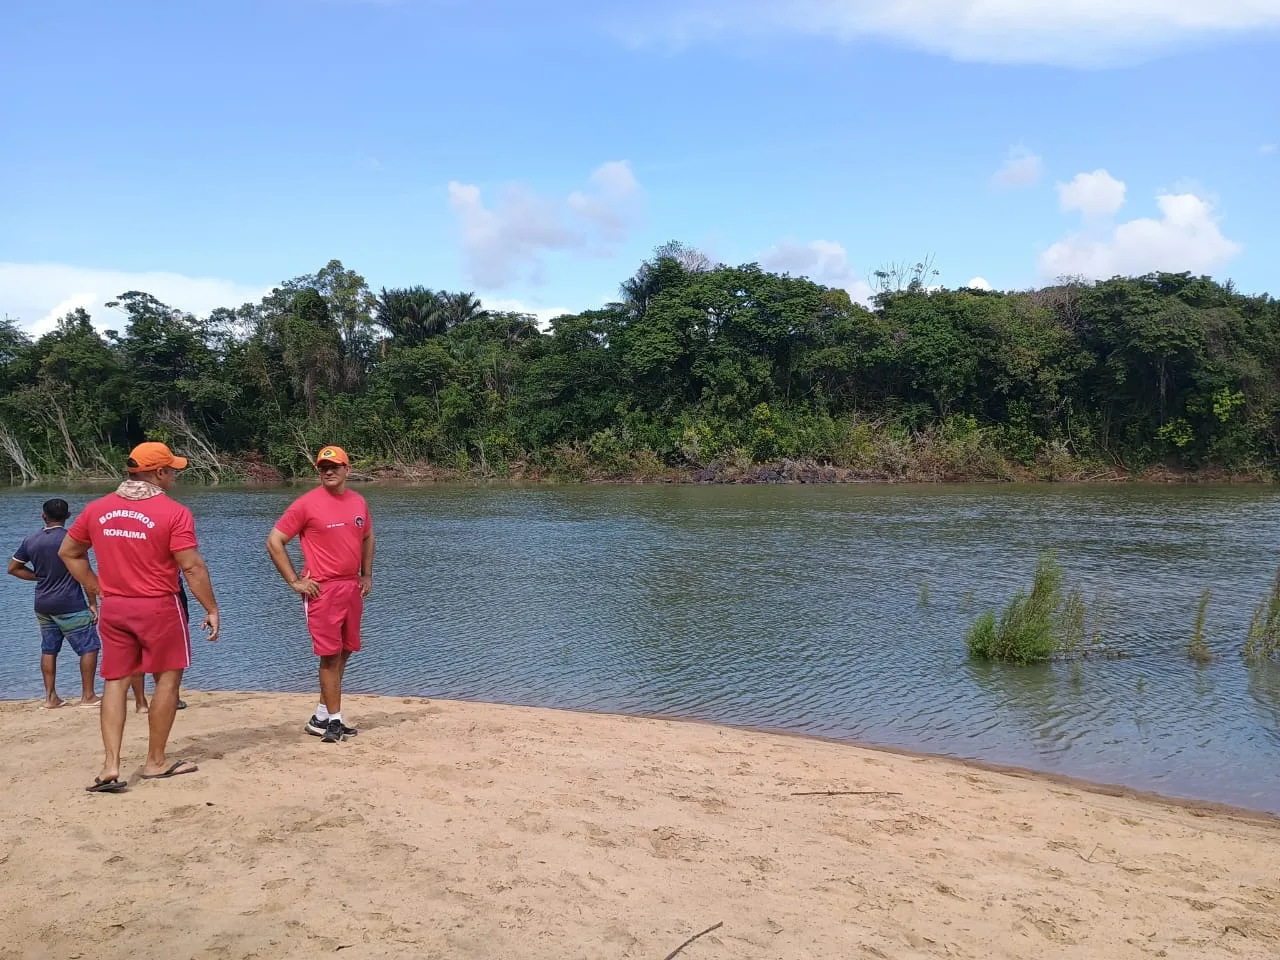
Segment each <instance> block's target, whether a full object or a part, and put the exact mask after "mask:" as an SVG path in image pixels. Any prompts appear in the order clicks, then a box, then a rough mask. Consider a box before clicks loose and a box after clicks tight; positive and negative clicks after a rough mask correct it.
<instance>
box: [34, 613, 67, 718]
mask: <svg viewBox="0 0 1280 960" xmlns="http://www.w3.org/2000/svg"><path fill="white" fill-rule="evenodd" d="M36 622H37V623H39V625H40V676H41V677H42V678H43V679H44V705H45V706H46V707H47V708H49V709H53V708H55V707H60V706H62V698H61V697H60V696H58V691H57V689H56V683H57V679H58V653H59V652H60V651H61V650H62V628H61V627H59V626H58V625H57V624H56V623H54V622H53V619H52V618H50V617H46V616H43V615H37V617H36Z"/></svg>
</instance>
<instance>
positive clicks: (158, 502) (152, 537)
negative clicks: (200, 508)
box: [67, 493, 196, 597]
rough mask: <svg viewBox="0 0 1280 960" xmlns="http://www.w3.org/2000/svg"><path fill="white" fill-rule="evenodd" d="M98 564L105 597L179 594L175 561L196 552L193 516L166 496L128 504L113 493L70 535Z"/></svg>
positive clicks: (88, 511)
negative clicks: (186, 552) (176, 556)
mask: <svg viewBox="0 0 1280 960" xmlns="http://www.w3.org/2000/svg"><path fill="white" fill-rule="evenodd" d="M67 533H68V535H69V536H71V537H73V538H74V539H76V540H79V541H80V542H81V543H87V544H89V546H90V547H91V548H92V549H93V552H94V554H95V555H96V557H97V558H98V584H99V586H100V587H101V588H102V595H103V596H104V597H167V596H172V595H173V594H175V593H177V592H178V563H177V561H176V560H174V559H173V555H174V554H175V553H177V552H178V551H179V550H194V549H195V547H196V522H195V519H194V518H193V517H192V516H191V511H190V510H188V509H187V508H186V507H184V506H183V505H182V504H180V503H178V502H177V501H174V500H170V499H169V498H168V497H167V496H165V495H164V494H160V495H159V496H155V497H148V498H147V499H146V500H126V499H125V498H124V497H122V496H120V495H119V494H118V493H109V494H107V495H106V496H105V497H103V498H102V499H100V500H94V501H93V502H92V503H90V504H89V505H88V506H87V507H85V508H84V512H83V513H81V514H80V516H78V517H76V522H75V523H73V524H72V525H71V529H70V530H68V531H67Z"/></svg>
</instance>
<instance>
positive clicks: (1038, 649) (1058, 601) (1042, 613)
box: [965, 554, 1101, 664]
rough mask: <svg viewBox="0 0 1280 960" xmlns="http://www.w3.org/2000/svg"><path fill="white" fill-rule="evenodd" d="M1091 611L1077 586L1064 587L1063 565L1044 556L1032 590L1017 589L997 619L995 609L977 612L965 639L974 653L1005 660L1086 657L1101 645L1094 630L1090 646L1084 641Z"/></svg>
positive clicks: (1039, 564)
mask: <svg viewBox="0 0 1280 960" xmlns="http://www.w3.org/2000/svg"><path fill="white" fill-rule="evenodd" d="M1087 613H1088V611H1087V609H1086V605H1085V602H1084V596H1083V595H1082V594H1081V592H1080V591H1079V589H1072V590H1070V591H1067V592H1064V591H1063V587H1062V568H1061V567H1060V566H1058V563H1057V561H1055V560H1054V559H1053V557H1052V556H1049V555H1047V554H1046V555H1042V556H1041V557H1040V558H1039V560H1038V561H1037V563H1036V574H1035V579H1034V580H1033V581H1032V584H1031V591H1030V592H1027V591H1026V590H1019V591H1018V592H1017V593H1015V594H1014V595H1013V598H1012V599H1011V600H1010V601H1009V603H1008V604H1007V605H1006V606H1005V608H1004V610H1003V611H1002V612H1001V614H1000V616H999V618H998V619H997V617H996V613H995V611H994V610H988V611H986V612H985V613H983V614H982V615H981V616H979V617H978V619H977V620H975V621H974V623H973V626H971V627H970V628H969V632H968V633H967V634H966V635H965V644H966V645H967V646H968V648H969V655H970V656H971V657H974V658H976V659H979V660H998V661H1002V662H1006V663H1024V664H1025V663H1045V662H1047V661H1049V660H1053V659H1055V658H1078V657H1083V656H1087V655H1088V654H1089V653H1090V652H1092V650H1093V649H1101V637H1100V636H1099V635H1098V634H1097V633H1096V632H1095V633H1094V636H1093V639H1092V641H1091V647H1092V649H1091V647H1090V646H1087V645H1086V637H1087V632H1086V626H1085V620H1086V616H1087Z"/></svg>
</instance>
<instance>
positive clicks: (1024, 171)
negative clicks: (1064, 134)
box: [991, 146, 1044, 190]
mask: <svg viewBox="0 0 1280 960" xmlns="http://www.w3.org/2000/svg"><path fill="white" fill-rule="evenodd" d="M1042 173H1044V159H1043V158H1042V157H1040V156H1039V155H1038V154H1034V153H1032V152H1031V151H1030V150H1028V149H1027V148H1026V147H1023V146H1017V147H1012V148H1010V150H1009V158H1008V159H1007V160H1006V161H1005V164H1004V166H1003V167H1001V168H1000V169H999V170H997V171H996V172H995V174H994V175H992V177H991V182H992V183H993V184H995V185H996V186H997V187H1003V188H1005V189H1006V190H1016V189H1018V188H1019V187H1029V186H1031V185H1032V184H1035V183H1038V182H1039V181H1040V176H1041V174H1042Z"/></svg>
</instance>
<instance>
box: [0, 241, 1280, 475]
mask: <svg viewBox="0 0 1280 960" xmlns="http://www.w3.org/2000/svg"><path fill="white" fill-rule="evenodd" d="M882 276H887V274H882ZM117 309H118V310H120V311H121V312H122V313H123V319H124V323H122V324H121V328H120V330H119V331H118V332H108V333H106V334H105V335H103V334H99V333H98V332H96V331H95V329H94V326H93V325H92V324H91V323H90V318H89V317H88V316H87V315H86V314H85V313H84V312H83V311H80V310H77V311H75V312H73V313H72V314H70V315H68V316H67V317H66V318H65V319H63V320H62V321H61V322H60V323H59V324H58V326H57V329H55V330H54V331H52V332H50V333H47V334H45V335H44V336H42V337H40V338H39V339H38V340H35V341H34V342H33V341H31V340H30V339H28V338H27V337H25V336H24V335H23V334H22V333H21V332H20V331H19V330H18V328H17V327H16V325H15V324H13V323H12V322H5V323H4V324H3V325H2V326H0V463H3V464H4V466H0V476H3V475H4V473H7V474H8V476H9V477H10V479H12V480H15V481H16V480H21V479H32V478H34V477H35V476H41V477H55V476H56V477H69V476H76V475H80V476H86V475H91V474H102V473H111V472H113V471H114V469H115V465H117V464H118V463H119V462H120V459H121V455H122V450H124V449H125V448H127V447H128V446H129V445H130V444H132V443H135V442H137V441H139V440H141V439H144V438H148V437H151V438H159V439H165V440H170V441H173V442H175V443H176V444H177V445H179V446H180V447H182V448H183V449H184V450H185V451H186V452H187V453H189V454H190V455H191V456H192V457H193V458H194V459H195V461H196V462H197V464H198V465H199V466H200V468H201V469H202V470H204V471H206V472H207V473H209V474H214V475H219V474H220V475H224V476H225V475H229V474H233V473H235V472H237V471H239V470H241V469H243V467H244V464H245V463H247V462H252V460H253V458H260V459H261V461H263V462H265V463H267V464H271V465H275V466H277V467H279V468H281V469H282V470H284V471H285V472H286V473H289V472H292V471H294V470H296V469H298V468H300V467H302V466H303V465H304V464H305V463H306V462H307V461H308V459H309V455H310V453H311V452H312V451H314V450H315V449H316V448H317V447H318V446H320V445H321V444H322V443H341V444H343V445H344V446H346V447H347V448H348V449H349V450H351V451H353V453H355V454H356V455H357V456H358V458H359V459H360V460H361V461H362V463H363V465H364V466H366V467H368V466H371V465H374V464H379V463H385V464H413V463H432V464H436V465H442V466H447V467H451V468H457V469H460V470H463V471H466V472H470V473H475V474H479V475H504V474H510V473H523V474H527V473H529V472H530V470H545V471H553V472H559V473H561V474H569V475H587V474H593V473H595V474H609V473H616V474H645V473H656V472H658V471H661V470H663V469H666V468H671V467H682V468H700V467H704V466H707V465H710V464H714V463H721V464H739V465H741V464H750V463H752V462H756V463H764V462H774V463H776V462H778V461H780V460H782V459H784V458H786V459H792V460H801V459H807V460H812V461H816V462H818V463H824V464H831V465H835V466H837V467H849V468H854V469H859V470H863V471H865V472H866V473H867V474H868V475H873V474H877V473H879V474H885V475H891V476H900V475H907V474H910V473H911V469H910V468H911V466H912V464H916V465H920V464H924V466H923V467H922V468H921V470H920V471H918V472H922V473H923V474H924V475H928V476H938V477H966V476H967V477H1001V476H1010V475H1012V472H1013V471H1016V470H1020V469H1022V468H1028V469H1032V470H1034V471H1035V472H1036V473H1038V474H1039V475H1042V476H1046V477H1058V476H1071V475H1078V474H1080V473H1082V472H1085V471H1084V467H1085V466H1087V465H1090V464H1093V465H1101V466H1102V467H1105V468H1123V469H1135V468H1144V467H1148V466H1152V465H1169V466H1171V467H1177V468H1190V469H1195V468H1201V467H1206V466H1215V467H1223V468H1227V469H1231V470H1266V469H1269V468H1271V467H1274V466H1275V465H1276V464H1277V462H1280V302H1278V301H1276V300H1274V299H1272V298H1270V297H1267V296H1242V295H1240V294H1238V293H1236V292H1235V291H1234V290H1233V289H1232V288H1231V287H1230V285H1226V286H1223V285H1220V284H1218V283H1215V282H1213V281H1212V280H1210V279H1207V278H1197V277H1192V276H1188V275H1185V274H1178V275H1171V274H1159V275H1153V276H1146V277H1140V278H1134V279H1116V280H1112V281H1108V282H1105V283H1099V284H1096V285H1085V284H1063V285H1058V286H1054V287H1050V288H1047V289H1043V290H1038V291H1032V292H1021V293H996V292H988V291H980V290H971V289H962V290H931V289H927V288H926V285H925V283H923V282H922V277H921V276H920V275H919V274H917V276H916V277H915V278H914V279H912V278H908V279H907V280H906V281H905V282H902V283H898V284H894V285H893V288H890V286H889V284H887V283H886V285H885V287H884V288H883V289H882V290H881V291H880V293H879V295H878V296H877V298H876V303H875V307H874V309H870V310H868V309H864V308H863V307H861V306H859V305H856V304H854V303H851V302H850V300H849V297H848V295H847V294H846V293H844V292H843V291H841V290H833V289H828V288H824V287H822V286H819V285H817V284H815V283H812V282H810V281H808V280H805V279H799V278H793V277H788V276H778V275H775V274H771V273H767V272H765V271H763V270H761V269H760V268H759V267H758V266H755V265H746V266H740V267H726V266H714V265H712V264H710V263H708V262H706V260H705V258H701V257H699V256H698V255H697V254H696V252H695V251H690V250H688V249H687V248H684V247H681V246H680V245H679V244H669V245H667V246H666V247H664V248H660V250H659V252H658V253H657V254H655V256H654V257H653V258H652V259H651V260H649V261H647V262H646V263H645V264H643V265H642V267H641V268H640V270H639V271H638V272H637V273H636V274H635V276H634V277H632V278H631V279H629V280H627V281H626V282H625V283H624V284H623V285H622V294H621V299H620V300H619V302H617V303H610V304H605V305H603V306H602V307H601V308H600V309H598V310H592V311H588V312H585V313H582V314H578V315H574V316H563V317H559V318H558V319H556V320H554V321H553V322H552V323H551V325H550V327H549V329H546V330H540V329H539V327H538V325H537V324H536V323H535V321H534V320H533V318H531V317H529V316H526V315H522V314H512V313H501V312H494V311H489V310H486V309H484V307H483V305H482V304H481V303H480V302H479V301H477V300H476V299H475V297H473V296H471V295H470V294H466V293H445V292H442V291H435V290H432V289H428V288H426V287H420V286H419V287H411V288H407V289H396V290H385V289H384V290H382V291H380V292H379V293H374V292H373V291H372V290H371V289H370V288H369V286H368V284H367V283H366V282H365V280H364V278H363V277H361V276H360V275H359V274H357V273H355V272H353V271H350V270H348V269H346V268H345V267H344V266H343V265H342V264H341V263H339V262H337V261H333V262H331V263H329V264H328V265H327V266H326V267H324V269H322V270H320V271H319V272H318V273H316V274H314V275H308V276H303V277H299V278H297V279H295V280H291V281H289V282H287V283H284V284H282V285H281V286H280V287H278V288H276V289H275V290H273V291H272V292H271V293H270V294H269V295H268V296H267V297H265V298H264V299H263V300H262V301H261V302H260V303H255V304H245V305H243V306H240V307H230V306H229V307H228V308H226V309H220V310H216V311H214V312H213V314H212V315H210V316H208V317H194V316H191V315H190V314H186V313H183V312H181V311H180V310H177V309H174V308H172V307H171V306H169V305H166V304H162V303H160V302H158V301H157V300H156V299H155V298H153V297H151V296H149V295H147V294H146V293H141V292H136V291H135V292H128V293H125V294H123V295H122V296H121V297H120V299H119V302H118V304H117Z"/></svg>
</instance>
